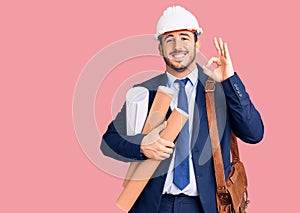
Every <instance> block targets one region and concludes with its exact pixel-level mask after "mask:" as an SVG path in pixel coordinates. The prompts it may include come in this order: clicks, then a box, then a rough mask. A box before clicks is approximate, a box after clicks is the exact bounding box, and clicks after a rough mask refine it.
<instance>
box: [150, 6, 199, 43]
mask: <svg viewBox="0 0 300 213" xmlns="http://www.w3.org/2000/svg"><path fill="white" fill-rule="evenodd" d="M175 30H194V31H196V32H197V34H198V35H200V34H201V33H202V32H203V31H202V28H201V27H199V24H198V21H197V19H196V17H195V16H194V15H193V14H192V13H190V12H189V11H187V10H186V9H184V8H183V7H181V6H173V7H168V8H167V9H166V10H165V11H164V13H163V15H162V16H161V17H160V19H159V20H158V22H157V25H156V34H155V36H154V37H155V39H158V37H159V36H160V35H162V34H164V33H166V32H171V31H175Z"/></svg>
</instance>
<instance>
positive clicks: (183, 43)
mask: <svg viewBox="0 0 300 213" xmlns="http://www.w3.org/2000/svg"><path fill="white" fill-rule="evenodd" d="M198 49H199V41H197V42H195V37H194V33H193V32H191V31H188V30H179V31H173V32H168V33H165V34H163V35H161V43H160V45H159V50H160V54H161V55H162V56H163V57H164V60H165V62H166V65H167V70H168V71H171V72H173V73H174V72H175V73H182V72H185V71H186V72H190V71H192V70H193V69H195V67H196V50H198Z"/></svg>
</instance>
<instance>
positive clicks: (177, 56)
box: [170, 52, 187, 60]
mask: <svg viewBox="0 0 300 213" xmlns="http://www.w3.org/2000/svg"><path fill="white" fill-rule="evenodd" d="M170 55H171V56H172V58H174V59H175V60H181V59H183V58H184V57H185V56H186V55H187V52H174V53H171V54H170Z"/></svg>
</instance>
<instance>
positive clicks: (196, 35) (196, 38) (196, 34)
mask: <svg viewBox="0 0 300 213" xmlns="http://www.w3.org/2000/svg"><path fill="white" fill-rule="evenodd" d="M193 34H194V39H195V43H196V42H197V41H198V33H197V32H194V33H193ZM161 39H162V38H161V35H160V36H158V41H159V43H160V44H162V40H161Z"/></svg>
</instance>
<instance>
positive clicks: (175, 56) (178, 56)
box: [174, 54, 184, 58]
mask: <svg viewBox="0 0 300 213" xmlns="http://www.w3.org/2000/svg"><path fill="white" fill-rule="evenodd" d="M183 56H184V54H176V55H174V58H182V57H183Z"/></svg>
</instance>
